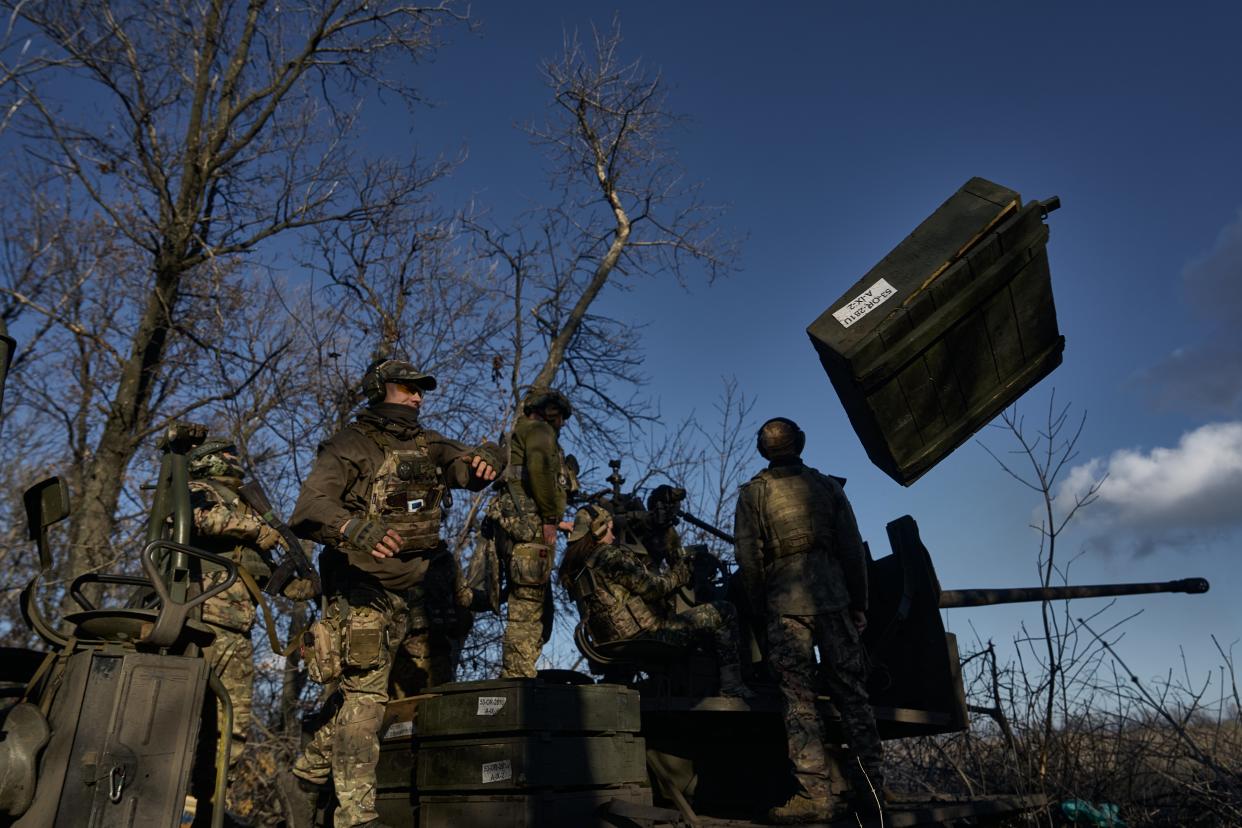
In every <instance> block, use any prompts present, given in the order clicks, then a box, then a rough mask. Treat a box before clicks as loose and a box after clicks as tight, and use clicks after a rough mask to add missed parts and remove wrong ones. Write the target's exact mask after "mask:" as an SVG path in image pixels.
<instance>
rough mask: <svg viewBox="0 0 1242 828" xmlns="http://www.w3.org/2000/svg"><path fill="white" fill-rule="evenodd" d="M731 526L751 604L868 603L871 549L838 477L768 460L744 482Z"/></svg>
mask: <svg viewBox="0 0 1242 828" xmlns="http://www.w3.org/2000/svg"><path fill="white" fill-rule="evenodd" d="M733 533H734V535H735V536H736V538H737V562H738V567H739V569H740V574H741V578H742V583H743V586H744V588H745V592H746V596H747V599H748V601H749V602H750V604H751V608H752V610H753V611H755V612H757V613H761V614H767V615H769V616H771V615H819V614H821V613H826V612H835V611H838V610H842V609H846V608H850V609H855V610H866V608H867V556H866V551H865V550H864V548H863V544H862V538H861V537H860V536H859V534H858V524H857V522H856V521H855V519H854V510H853V509H852V508H851V507H850V502H849V500H847V499H846V497H845V490H844V489H842V487H841V484H840V483H839V482H837V480H835V479H834V478H832V477H829V476H828V475H825V474H821V473H820V472H818V471H816V470H815V469H813V468H811V467H809V466H806V465H804V464H802V463H801V462H797V463H792V464H783V465H775V464H774V465H771V466H769V467H768V468H766V469H764V470H763V471H761V472H760V473H759V474H757V475H755V477H754V478H752V479H751V480H750V482H749V483H746V484H744V485H743V486H742V489H741V493H740V494H739V496H738V503H737V514H736V518H735V522H734V530H733Z"/></svg>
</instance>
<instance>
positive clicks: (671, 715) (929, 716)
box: [576, 516, 1208, 825]
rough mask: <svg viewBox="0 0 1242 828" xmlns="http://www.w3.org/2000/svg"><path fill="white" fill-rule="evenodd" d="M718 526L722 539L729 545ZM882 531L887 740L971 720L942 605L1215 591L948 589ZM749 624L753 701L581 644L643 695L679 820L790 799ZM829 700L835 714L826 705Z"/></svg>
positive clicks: (678, 658)
mask: <svg viewBox="0 0 1242 828" xmlns="http://www.w3.org/2000/svg"><path fill="white" fill-rule="evenodd" d="M711 528H712V530H714V531H713V534H716V535H717V536H718V537H722V539H725V540H732V539H731V538H729V537H728V535H727V533H724V532H721V531H720V530H718V529H716V528H715V527H711ZM887 531H888V537H889V542H890V545H891V548H892V554H890V555H888V556H885V557H883V558H879V559H875V560H871V561H870V563H869V589H870V609H869V611H868V627H867V631H866V632H865V633H864V634H863V644H864V646H865V647H866V649H867V653H868V655H869V657H870V661H871V664H872V671H871V676H870V681H869V687H868V689H869V694H870V699H871V703H872V706H873V708H874V710H875V714H876V723H877V726H878V729H879V732H880V736H881V738H882V739H898V738H905V737H911V736H921V735H934V734H944V733H953V732H957V731H962V730H965V729H966V728H967V726H968V724H969V718H968V717H969V711H968V708H967V704H966V694H965V690H964V688H963V685H962V677H961V670H960V660H959V657H958V650H957V641H956V638H955V636H954V635H953V634H952V633H948V632H946V631H945V629H944V625H943V622H942V620H941V615H940V611H941V610H942V609H950V608H957V607H978V606H987V605H992V604H1002V603H1015V602H1032V601H1034V602H1038V601H1045V600H1050V601H1051V600H1062V599H1065V600H1068V599H1077V598H1094V597H1107V596H1121V595H1138V594H1150V593H1157V592H1185V593H1188V594H1199V593H1203V592H1207V590H1208V582H1207V581H1206V580H1204V579H1202V578H1185V579H1182V580H1177V581H1169V582H1163V583H1137V584H1114V585H1100V586H1062V587H1032V588H1011V589H962V590H943V589H941V586H940V583H939V581H938V579H937V577H936V574H935V569H934V567H933V565H932V560H931V556H930V554H929V553H928V551H927V548H926V547H925V546H924V545H923V542H922V540H921V539H920V537H919V532H918V525H917V524H916V522H915V520H914V519H913V518H912V517H910V516H905V517H902V518H899V519H897V520H895V521H892V522H891V523H889V525H888V527H887ZM744 626H751V627H752V631H753V632H755V635H754V636H753V639H752V641H751V646H752V666H753V667H754V668H755V669H754V673H753V677H752V679H751V686H752V687H754V688H756V689H758V690H759V691H760V698H759V699H757V700H756V701H753V702H749V703H747V702H743V701H741V700H738V699H734V698H725V697H720V696H717V695H715V684H714V671H713V670H712V669H711V668H712V665H711V663H710V661H707V660H706V656H704V655H703V654H702V653H687V652H684V651H683V652H677V651H675V650H674V648H670V647H667V646H661V645H658V644H656V643H655V642H621V643H617V644H612V645H597V644H595V643H594V642H592V641H591V640H590V638H589V636H587V635H584V634H583V631H582V630H580V631H579V634H578V636H577V638H576V642H577V644H578V646H579V648H580V649H581V650H582V652H583V655H584V656H585V657H586V658H587V661H588V664H589V665H590V667H591V669H592V671H593V672H596V673H598V674H603V675H608V676H610V677H615V676H617V675H618V674H622V675H628V676H629V677H630V678H631V683H632V686H634V687H637V688H638V689H639V690H640V692H641V697H642V698H641V708H642V735H643V737H644V738H645V739H646V744H647V749H648V758H649V766H650V769H651V771H652V777H653V782H654V783H655V786H656V789H657V790H658V791H659V793H660V794H662V796H663V799H664V801H665V804H667V805H670V806H675V807H676V808H677V810H679V811H680V812H681V815H682V818H683V819H685V820H687V821H689V820H691V819H695V820H698V824H701V825H715V824H722V823H717V822H715V821H714V820H718V819H730V820H745V819H753V818H754V814H755V813H756V812H757V811H760V812H761V811H762V810H764V809H765V808H766V807H769V806H771V805H777V804H780V803H781V802H783V801H784V800H785V799H786V798H787V797H788V796H789V795H790V794H791V793H792V792H793V789H792V784H793V783H792V780H791V779H790V778H789V776H788V771H787V767H788V765H787V761H786V756H785V737H784V730H783V724H782V721H781V717H780V699H779V694H778V693H777V691H776V688H775V685H774V683H772V682H771V681H770V677H767V680H765V671H764V669H763V666H764V658H763V653H762V651H761V647H760V643H759V642H761V640H762V634H761V633H760V632H759V631H758V630H757V629H754V627H757V626H758V624H756V623H753V619H752V624H750V625H744ZM744 633H745V630H744ZM823 703H824V704H825V705H826V706H827V708H828V712H829V715H830V717H834V716H835V711H832V710H831V706H830V701H829V700H828V699H824V700H823ZM834 720H835V719H834ZM838 736H840V734H838ZM840 738H841V739H842V741H844V737H843V736H841V737H840ZM833 786H834V792H835V793H836V794H837V795H840V796H842V797H848V796H849V795H850V794H851V791H850V789H849V783H848V782H847V781H846V779H845V775H844V774H837V775H836V778H835V779H834V781H833ZM1040 804H1042V803H1041V802H1040V801H1037V798H1033V797H981V798H973V799H969V800H955V801H945V800H939V801H935V802H931V801H928V802H925V803H908V804H901V805H894V806H890V809H891V810H892V811H893V812H892V813H891V814H890V817H893V818H892V819H889V821H888V824H902V825H935V824H942V823H946V822H949V821H951V820H954V819H967V818H986V817H988V816H995V817H999V816H1001V815H1003V814H1006V813H1015V812H1020V811H1022V810H1026V809H1028V808H1032V807H1038V806H1039V805H1040ZM728 824H730V825H737V824H742V825H746V824H751V823H746V822H742V823H737V822H729V823H728ZM849 824H854V823H853V822H852V821H851V822H850V823H849Z"/></svg>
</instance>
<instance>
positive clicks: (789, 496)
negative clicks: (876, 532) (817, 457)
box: [761, 466, 835, 564]
mask: <svg viewBox="0 0 1242 828" xmlns="http://www.w3.org/2000/svg"><path fill="white" fill-rule="evenodd" d="M761 480H762V481H763V483H762V484H761V485H762V486H763V489H762V492H763V494H762V500H761V513H762V515H763V518H762V519H763V522H764V525H765V527H766V529H767V531H766V532H765V538H766V540H767V544H766V546H765V549H766V550H767V551H768V552H769V553H770V554H771V556H772V558H774V559H779V558H787V557H789V556H790V555H805V554H807V553H809V552H810V551H811V550H813V549H816V548H818V549H821V550H822V551H825V552H827V551H829V545H830V544H831V542H832V522H831V517H832V510H833V508H834V506H835V504H834V502H833V498H832V493H831V492H830V491H829V490H828V487H827V486H825V485H824V483H823V482H822V481H820V480H819V479H818V478H817V477H816V476H815V473H814V472H812V471H811V470H810V469H808V468H807V467H806V466H801V467H799V468H798V470H797V471H795V472H793V473H792V474H789V473H782V472H776V473H773V472H772V471H771V470H767V471H765V472H764V473H763V474H762V476H761ZM765 563H768V564H771V563H772V561H765Z"/></svg>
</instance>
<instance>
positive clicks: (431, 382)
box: [362, 358, 436, 405]
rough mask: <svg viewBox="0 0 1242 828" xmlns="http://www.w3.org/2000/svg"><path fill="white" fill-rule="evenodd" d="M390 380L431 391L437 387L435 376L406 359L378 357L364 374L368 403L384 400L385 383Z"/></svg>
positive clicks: (363, 381) (363, 385)
mask: <svg viewBox="0 0 1242 828" xmlns="http://www.w3.org/2000/svg"><path fill="white" fill-rule="evenodd" d="M389 382H399V383H402V384H403V385H409V386H411V387H413V388H419V389H421V390H423V391H431V390H433V389H435V387H436V378H435V377H433V376H431V375H430V374H424V373H423V372H422V371H419V370H418V369H417V368H415V367H414V366H413V365H412V364H410V363H408V362H405V361H404V360H400V359H387V358H381V359H377V360H375V361H374V362H372V363H371V364H370V365H369V366H367V372H366V373H365V374H363V376H362V393H363V394H364V395H366V398H367V404H368V405H376V404H377V403H382V402H383V401H384V395H385V394H386V389H385V387H384V384H385V383H389Z"/></svg>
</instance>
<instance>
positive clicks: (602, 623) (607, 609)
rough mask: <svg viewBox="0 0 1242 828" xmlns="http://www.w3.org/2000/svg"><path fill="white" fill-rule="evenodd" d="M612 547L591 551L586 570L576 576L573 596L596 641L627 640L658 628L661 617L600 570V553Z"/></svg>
mask: <svg viewBox="0 0 1242 828" xmlns="http://www.w3.org/2000/svg"><path fill="white" fill-rule="evenodd" d="M609 548H610V547H608V546H601V547H600V548H599V549H596V550H595V551H594V552H592V553H591V555H590V557H588V558H587V560H586V563H585V564H583V566H582V571H581V572H579V573H578V575H577V577H575V578H574V579H573V582H572V587H571V589H570V595H571V597H573V598H574V599H575V600H576V601H577V602H578V611H579V613H580V614H582V615H583V616H584V617H585V618H586V619H587V627H588V629H590V631H591V637H592V638H593V639H595V641H596V643H599V644H607V643H609V642H612V641H625V640H628V639H631V638H635V637H637V636H639V635H642V634H643V633H645V632H648V631H650V630H653V629H655V628H656V627H657V626H658V625H659V619H658V618H657V617H656V615H655V613H653V612H652V611H651V607H650V606H648V605H647V602H646V601H645V600H643V598H642V597H641V596H638V595H635V594H633V593H632V592H630V591H629V590H628V589H626V588H625V587H623V586H621V585H620V584H615V583H611V582H609V581H608V579H607V578H605V577H603V576H602V575H601V574H600V573H598V572H597V571H596V567H597V566H598V565H599V558H600V555H601V554H602V553H603V552H604V551H605V550H607V549H609Z"/></svg>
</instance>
